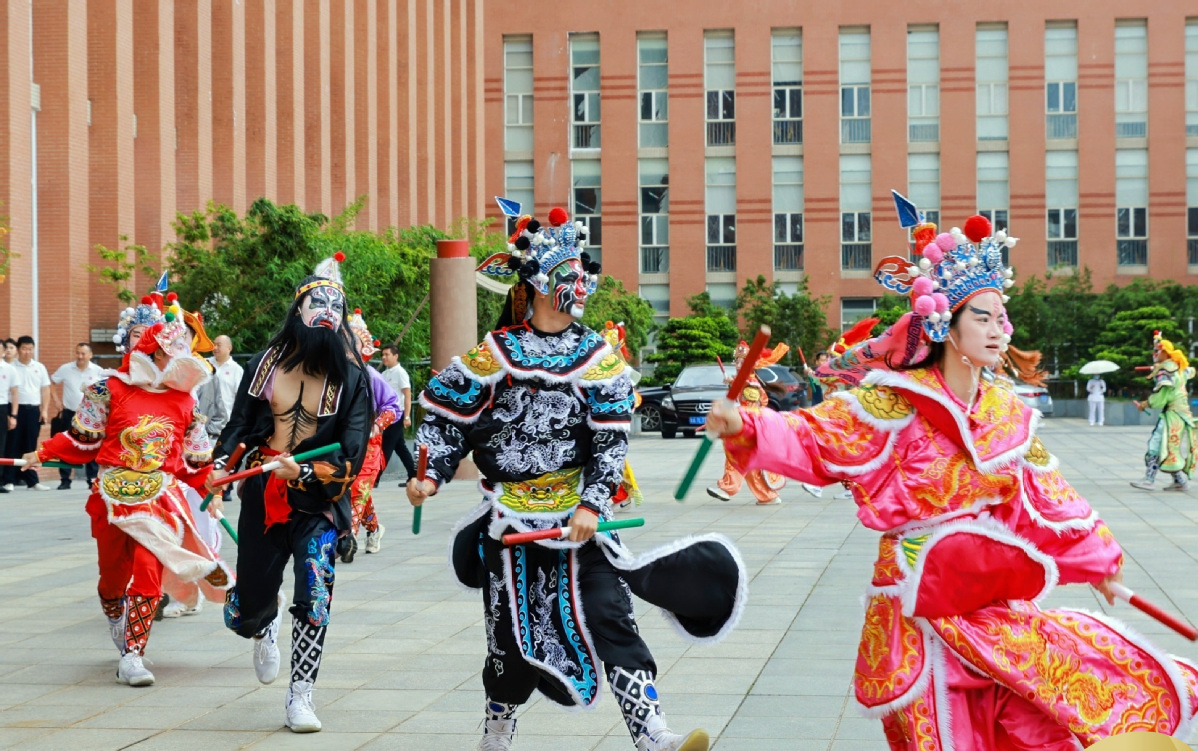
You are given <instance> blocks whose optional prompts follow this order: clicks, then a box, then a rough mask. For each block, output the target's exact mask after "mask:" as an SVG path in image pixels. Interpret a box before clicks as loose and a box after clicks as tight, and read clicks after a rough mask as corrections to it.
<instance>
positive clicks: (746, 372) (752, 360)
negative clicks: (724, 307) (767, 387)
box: [674, 325, 770, 502]
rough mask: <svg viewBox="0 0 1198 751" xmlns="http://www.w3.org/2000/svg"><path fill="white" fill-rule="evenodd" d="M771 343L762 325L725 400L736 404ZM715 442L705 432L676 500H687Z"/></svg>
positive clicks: (766, 328)
mask: <svg viewBox="0 0 1198 751" xmlns="http://www.w3.org/2000/svg"><path fill="white" fill-rule="evenodd" d="M769 341H770V327H769V326H765V325H762V327H761V328H760V329H758V331H757V336H755V337H753V344H752V345H750V346H749V354H748V355H746V356H745V359H744V361H743V362H741V364H740V369H739V370H737V371H736V377H735V378H733V379H732V383H731V385H729V386H728V393H727V394H726V396H725V398H726V399H727V400H728V401H730V402H735V401H736V399H737V397H738V396H740V392H742V391H744V389H745V384H746V383H748V382H749V376H751V375H753V370H754V369H755V368H754V366H755V365H756V364H757V361H758V360H759V359H761V352H762V350H764V349H765V345H766V344H768V343H769ZM713 443H715V440H714V439H713V438H712V437H711V433H710V432H709V431H706V430H705V431H703V442H702V443H700V444H699V448H698V449H696V450H695V458H694V459H691V464H690V467H688V468H687V470H686V474H685V475H683V476H682V481H681V482H679V483H678V488H677V489H676V490H675V491H674V500H676V501H678V502H682V501H683V500H685V499H686V494H687V493H688V492H690V489H691V485H692V484H694V482H695V476H696V475H698V474H699V469H700V468H701V467H702V466H703V460H704V459H706V458H707V454H708V452H709V451H711V446H712V444H713Z"/></svg>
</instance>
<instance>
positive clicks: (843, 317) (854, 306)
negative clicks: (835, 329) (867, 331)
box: [840, 297, 878, 332]
mask: <svg viewBox="0 0 1198 751" xmlns="http://www.w3.org/2000/svg"><path fill="white" fill-rule="evenodd" d="M877 308H878V300H877V298H874V297H845V298H841V300H840V330H841V331H842V332H844V331H848V330H849V329H851V328H852V327H853V326H855V325H857V323H858V322H859V321H860V320H861V319H863V318H869V317H870V316H871V315H873V314H874V311H875V310H877Z"/></svg>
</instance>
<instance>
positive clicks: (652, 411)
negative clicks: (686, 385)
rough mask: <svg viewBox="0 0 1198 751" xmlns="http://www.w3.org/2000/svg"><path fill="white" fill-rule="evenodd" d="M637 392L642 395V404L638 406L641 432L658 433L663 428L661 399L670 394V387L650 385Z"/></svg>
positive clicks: (637, 411)
mask: <svg viewBox="0 0 1198 751" xmlns="http://www.w3.org/2000/svg"><path fill="white" fill-rule="evenodd" d="M636 392H637V393H638V394H640V395H641V406H639V407H637V408H636V413H637V414H638V415H640V417H641V432H642V433H656V432H657V431H659V430H661V400H662V399H665V398H666V397H667V396H669V395H670V387H669V386H649V387H647V388H643V389H640V388H638V389H637V390H636Z"/></svg>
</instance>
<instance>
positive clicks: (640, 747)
mask: <svg viewBox="0 0 1198 751" xmlns="http://www.w3.org/2000/svg"><path fill="white" fill-rule="evenodd" d="M710 746H711V738H710V737H709V736H708V735H707V731H706V730H692V731H691V732H690V733H689V734H687V735H678V734H677V733H671V732H670V729H669V728H662V729H660V730H651V731H649V732H648V733H646V734H645V735H642V736H641V737H640V738H637V739H636V751H707V749H708V748H709V747H710Z"/></svg>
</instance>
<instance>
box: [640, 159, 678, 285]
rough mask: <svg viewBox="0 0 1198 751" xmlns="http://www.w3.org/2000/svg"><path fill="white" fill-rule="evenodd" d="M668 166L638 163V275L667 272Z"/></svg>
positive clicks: (645, 161) (648, 161)
mask: <svg viewBox="0 0 1198 751" xmlns="http://www.w3.org/2000/svg"><path fill="white" fill-rule="evenodd" d="M669 169H670V164H669V161H668V160H666V159H641V160H640V162H639V163H638V164H637V173H638V177H637V180H638V182H639V183H640V214H641V242H640V246H641V273H642V274H664V273H666V272H667V271H669V270H670V172H669Z"/></svg>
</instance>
